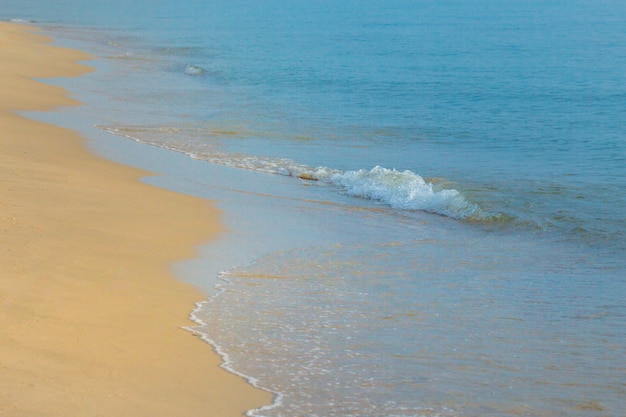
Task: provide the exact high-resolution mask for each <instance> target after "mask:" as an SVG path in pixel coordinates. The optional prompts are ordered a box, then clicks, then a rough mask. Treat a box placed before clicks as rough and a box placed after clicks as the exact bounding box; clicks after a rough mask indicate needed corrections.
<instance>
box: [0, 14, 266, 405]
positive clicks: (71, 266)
mask: <svg viewBox="0 0 626 417" xmlns="http://www.w3.org/2000/svg"><path fill="white" fill-rule="evenodd" d="M33 30H34V28H31V27H27V26H21V25H15V24H10V23H0V416H1V417H13V416H24V417H26V416H27V417H38V416H72V417H77V416H81V417H84V416H116V417H121V416H133V417H138V416H151V417H155V416H211V417H218V416H239V415H242V414H243V413H244V412H245V411H246V410H248V409H251V408H256V407H259V406H261V405H264V404H268V403H269V402H270V401H271V396H270V395H269V394H268V393H266V392H263V391H260V390H257V389H255V388H253V387H252V386H250V385H248V384H247V383H246V382H245V381H244V380H243V379H241V378H239V377H236V376H234V375H232V374H230V373H228V372H226V371H224V370H223V369H221V368H219V364H220V359H219V357H218V356H217V355H216V354H215V353H214V352H213V351H212V350H211V347H210V346H209V345H208V344H206V343H204V342H202V341H201V340H200V339H199V338H197V337H194V336H193V335H192V334H191V333H189V332H187V331H185V330H183V329H181V326H185V325H189V324H190V323H189V320H188V314H189V312H190V311H191V309H192V308H193V303H194V302H195V301H197V300H200V299H202V298H203V295H202V294H201V293H200V292H199V291H198V290H196V289H194V288H192V287H190V286H188V285H186V284H183V283H181V282H178V281H176V280H174V279H173V278H172V276H171V272H170V268H169V264H170V263H171V262H173V261H175V260H180V259H185V258H190V257H193V256H194V250H193V247H194V245H196V244H199V243H201V242H203V241H206V240H208V239H210V238H214V237H216V236H217V234H218V233H219V232H220V224H219V213H218V212H217V211H216V210H215V209H214V208H212V207H211V206H210V204H209V203H208V202H207V201H205V200H201V199H196V198H192V197H188V196H184V195H181V194H177V193H173V192H169V191H165V190H162V189H158V188H155V187H151V186H149V185H145V184H142V183H141V182H139V181H138V179H139V178H140V177H142V176H145V175H147V173H146V172H142V171H139V170H137V169H134V168H130V167H127V166H123V165H119V164H115V163H111V162H108V161H105V160H103V159H101V158H98V157H96V156H94V155H91V154H90V153H88V152H87V151H86V150H85V149H84V147H83V140H82V139H81V137H80V136H79V135H78V134H76V133H75V132H73V131H70V130H67V129H63V128H60V127H57V126H52V125H48V124H44V123H40V122H36V121H32V120H29V119H27V118H25V117H22V116H19V115H17V114H16V113H15V112H14V111H15V110H27V109H29V110H51V109H54V108H55V107H58V106H66V105H75V104H78V103H76V101H74V100H73V99H71V98H69V97H68V96H67V92H66V91H65V90H63V89H62V88H59V87H55V86H51V85H47V84H43V83H41V82H37V81H34V80H33V79H32V78H33V77H35V78H49V77H61V76H63V77H69V76H78V75H81V74H84V73H86V72H88V71H90V68H89V67H88V66H85V65H81V64H78V63H77V61H81V60H87V59H89V57H88V56H87V55H85V54H83V53H81V52H79V51H74V50H69V49H64V48H59V47H56V46H52V45H51V44H50V39H49V38H46V37H44V36H41V35H38V34H35V33H33Z"/></svg>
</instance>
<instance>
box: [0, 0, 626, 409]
mask: <svg viewBox="0 0 626 417" xmlns="http://www.w3.org/2000/svg"><path fill="white" fill-rule="evenodd" d="M0 3H1V4H0V19H2V20H14V21H20V22H34V23H35V24H36V25H38V26H41V27H43V28H44V29H45V31H46V33H48V34H50V35H52V36H54V37H55V38H56V39H57V43H59V44H61V45H66V46H70V47H75V48H79V49H82V50H85V51H87V52H90V53H92V54H93V55H94V56H96V57H97V59H96V60H95V61H92V62H91V65H94V66H95V67H96V69H97V71H96V72H95V73H92V74H89V75H87V76H84V77H81V78H77V79H62V80H55V81H52V82H54V83H58V84H60V85H63V86H64V87H66V88H68V89H69V90H70V91H71V92H72V93H73V95H74V96H76V97H77V98H79V99H80V100H81V101H83V102H84V103H85V106H82V107H80V108H72V109H61V110H59V112H56V113H55V114H34V113H31V114H32V115H33V117H37V118H41V119H43V120H50V121H54V122H59V121H61V122H62V123H63V124H66V125H67V126H68V127H72V128H74V129H76V130H79V131H81V132H82V133H83V134H84V135H85V136H86V137H87V138H88V140H89V142H88V146H89V147H90V148H91V149H92V150H93V151H94V152H96V153H99V154H101V155H103V156H105V157H108V158H111V159H113V160H116V161H120V162H123V163H127V164H131V165H134V166H138V167H141V168H144V169H147V170H150V171H152V172H154V173H155V174H156V175H155V176H150V177H147V178H145V179H144V181H145V182H147V183H151V184H154V185H158V186H161V187H166V188H171V189H174V190H176V191H179V192H184V193H188V194H192V195H197V196H200V197H204V198H207V199H210V200H213V201H214V204H215V205H216V206H217V207H219V208H221V209H222V210H223V221H224V224H225V226H226V227H227V229H228V231H227V232H226V233H225V234H224V235H223V236H222V238H221V239H220V240H219V241H217V242H213V243H211V244H208V245H206V246H204V247H202V248H201V249H200V252H201V253H200V256H199V258H198V259H195V260H192V261H186V262H181V263H179V264H177V265H175V266H174V269H175V272H176V274H177V276H178V277H179V278H180V279H181V280H184V281H188V282H191V283H193V284H195V285H197V286H199V287H200V288H202V289H204V290H205V291H206V293H207V299H206V300H204V301H202V302H200V303H198V305H197V306H196V309H195V310H194V311H193V312H190V314H191V315H192V318H194V320H195V321H196V322H197V324H198V325H197V326H196V327H194V328H192V329H190V331H193V332H196V333H198V334H199V335H200V336H202V337H203V338H204V339H205V340H206V341H207V342H209V343H211V344H212V345H213V346H214V347H215V349H216V350H217V351H218V352H219V353H220V354H221V355H222V357H223V358H224V360H225V363H224V366H225V367H226V368H227V369H229V370H230V371H232V372H234V373H236V374H239V375H242V376H244V377H245V378H247V379H248V380H249V381H250V382H251V383H252V384H254V385H256V386H259V387H261V388H263V389H266V390H268V391H271V392H272V393H274V395H275V402H274V404H272V405H271V406H268V407H264V408H261V409H258V410H250V411H249V412H248V414H249V415H250V416H255V417H296V416H309V417H347V416H355V417H356V416H359V417H417V416H428V417H434V416H442V417H479V416H480V417H496V416H497V417H508V416H538V417H539V416H541V417H544V416H545V417H548V416H549V417H556V416H559V417H560V416H568V417H570V416H571V417H578V416H581V417H582V416H599V417H603V416H607V417H608V416H615V417H622V416H624V415H625V413H626V360H625V358H626V325H625V323H626V47H625V45H626V3H624V2H621V1H616V0H602V1H597V2H588V1H585V0H570V1H567V2H566V1H561V0H544V1H534V0H530V1H517V0H513V1H504V0H477V1H474V2H465V1H450V0H444V1H430V0H413V1H409V0H391V1H387V2H377V1H374V0H360V1H357V0H340V1H333V2H331V1H326V0H320V1H316V2H310V1H301V0H292V1H286V0H268V1H265V2H258V1H252V0H232V1H222V0H216V1H207V0H204V1H201V0H186V1H180V2H171V1H164V0H138V1H133V2H122V1H119V0H109V1H107V2H99V1H94V2H87V3H85V2H84V1H78V0H63V1H57V2H54V3H55V4H54V7H52V6H51V4H50V3H51V2H49V1H43V0H32V1H24V0H22V1H16V0H1V2H0Z"/></svg>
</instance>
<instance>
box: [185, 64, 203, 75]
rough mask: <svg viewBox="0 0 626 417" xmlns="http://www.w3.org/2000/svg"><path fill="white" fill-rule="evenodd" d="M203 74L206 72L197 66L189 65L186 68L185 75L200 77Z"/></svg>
mask: <svg viewBox="0 0 626 417" xmlns="http://www.w3.org/2000/svg"><path fill="white" fill-rule="evenodd" d="M203 72H204V70H203V69H202V68H201V67H199V66H197V65H191V64H187V67H186V68H185V74H187V75H191V76H195V75H200V74H202V73H203Z"/></svg>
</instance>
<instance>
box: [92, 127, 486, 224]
mask: <svg viewBox="0 0 626 417" xmlns="http://www.w3.org/2000/svg"><path fill="white" fill-rule="evenodd" d="M98 127H100V128H102V129H104V130H106V131H108V132H109V133H112V134H114V135H117V136H123V137H127V138H130V139H133V140H135V141H137V142H140V143H145V144H149V145H154V146H159V147H162V148H165V149H168V150H172V151H177V152H182V153H185V154H187V155H188V156H190V157H191V158H194V159H199V160H204V161H208V162H211V163H214V164H220V165H227V166H231V167H234V168H241V169H247V170H252V171H258V172H264V173H269V174H277V175H284V176H289V177H296V178H300V179H301V180H307V181H318V182H319V183H322V184H325V185H329V186H331V187H334V188H335V189H336V190H337V191H339V192H341V193H344V194H346V195H349V196H352V197H357V198H362V199H367V200H372V201H377V202H379V203H382V204H385V205H387V206H389V207H392V208H395V209H399V210H415V211H418V210H419V211H426V212H429V213H433V214H439V215H442V216H446V217H451V218H454V219H459V220H472V221H489V220H491V219H494V218H497V217H498V216H494V215H492V214H490V213H487V212H485V211H484V210H482V209H481V208H480V207H479V206H478V205H477V204H474V203H471V202H469V201H468V200H467V199H466V198H465V197H464V196H463V194H462V193H460V192H459V191H458V190H455V189H452V188H443V186H442V184H437V185H435V184H433V183H432V182H428V181H426V180H425V179H424V178H422V177H421V176H420V175H418V174H416V173H415V172H412V171H408V170H407V171H398V170H396V169H389V168H384V167H380V166H376V167H374V168H372V169H369V170H368V169H360V170H358V171H340V170H336V169H333V168H329V167H316V168H314V167H310V166H307V165H304V164H300V163H297V162H295V161H293V160H291V159H287V158H271V157H261V156H254V155H246V154H235V153H225V152H219V151H218V150H216V149H212V148H211V146H210V145H209V144H207V143H206V142H200V141H198V142H194V141H189V140H186V141H183V140H181V138H174V137H173V136H176V135H178V134H179V133H181V132H179V130H178V129H176V128H167V127H153V128H151V127H107V126H98ZM183 134H184V132H183ZM157 138H160V139H157Z"/></svg>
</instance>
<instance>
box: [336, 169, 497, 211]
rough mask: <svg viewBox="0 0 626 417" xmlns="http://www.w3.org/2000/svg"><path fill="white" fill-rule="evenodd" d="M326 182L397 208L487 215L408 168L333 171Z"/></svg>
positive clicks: (452, 191)
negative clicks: (436, 188) (437, 187)
mask: <svg viewBox="0 0 626 417" xmlns="http://www.w3.org/2000/svg"><path fill="white" fill-rule="evenodd" d="M327 181H328V182H330V183H332V184H335V185H336V186H338V187H339V188H341V189H342V190H343V191H344V192H345V193H346V194H348V195H351V196H354V197H361V198H367V199H371V200H375V201H380V202H382V203H385V204H388V205H389V206H391V207H393V208H396V209H401V210H423V211H427V212H430V213H436V214H441V215H444V216H448V217H452V218H455V219H480V218H483V217H486V216H485V213H483V212H482V210H481V209H480V207H478V205H476V204H473V203H470V202H468V201H467V200H466V199H465V198H464V197H463V195H462V194H461V193H460V192H459V191H457V190H455V189H442V190H438V191H437V190H435V186H434V185H433V184H432V183H430V182H426V181H425V180H424V178H422V177H421V176H419V175H417V174H416V173H414V172H412V171H408V170H407V171H402V172H401V171H397V170H395V169H388V168H383V167H380V166H376V167H374V168H372V169H371V170H365V169H361V170H359V171H347V172H342V173H335V174H332V175H330V176H329V178H328V179H327Z"/></svg>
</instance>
